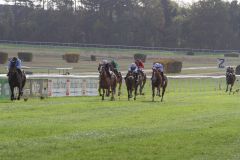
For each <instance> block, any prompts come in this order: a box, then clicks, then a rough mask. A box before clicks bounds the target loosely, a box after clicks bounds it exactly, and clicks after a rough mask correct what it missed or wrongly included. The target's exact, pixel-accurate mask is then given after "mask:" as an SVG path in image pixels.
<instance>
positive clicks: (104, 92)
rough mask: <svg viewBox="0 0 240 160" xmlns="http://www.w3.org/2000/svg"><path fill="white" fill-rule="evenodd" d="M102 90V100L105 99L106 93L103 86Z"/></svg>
mask: <svg viewBox="0 0 240 160" xmlns="http://www.w3.org/2000/svg"><path fill="white" fill-rule="evenodd" d="M102 91H103V94H102V101H103V100H104V95H105V89H104V88H103V89H102Z"/></svg>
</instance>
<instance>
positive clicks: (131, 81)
mask: <svg viewBox="0 0 240 160" xmlns="http://www.w3.org/2000/svg"><path fill="white" fill-rule="evenodd" d="M125 84H126V86H127V93H128V100H130V98H132V92H133V91H136V89H135V87H136V86H135V84H136V79H135V78H134V75H133V73H132V72H130V73H129V74H128V76H127V77H126V78H125ZM134 93H135V94H134V100H136V92H134Z"/></svg>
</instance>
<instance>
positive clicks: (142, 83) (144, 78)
mask: <svg viewBox="0 0 240 160" xmlns="http://www.w3.org/2000/svg"><path fill="white" fill-rule="evenodd" d="M138 78H139V79H138V80H139V81H138V83H139V94H140V95H144V93H143V88H144V86H145V83H146V81H147V76H146V74H145V73H143V72H142V73H139V77H138Z"/></svg>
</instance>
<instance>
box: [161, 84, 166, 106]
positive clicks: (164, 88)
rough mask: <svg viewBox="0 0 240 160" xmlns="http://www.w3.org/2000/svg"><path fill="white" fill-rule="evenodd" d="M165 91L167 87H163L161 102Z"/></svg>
mask: <svg viewBox="0 0 240 160" xmlns="http://www.w3.org/2000/svg"><path fill="white" fill-rule="evenodd" d="M165 90H166V85H164V86H163V90H162V98H161V102H162V101H163V96H164V93H165Z"/></svg>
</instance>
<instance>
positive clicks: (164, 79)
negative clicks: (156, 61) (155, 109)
mask: <svg viewBox="0 0 240 160" xmlns="http://www.w3.org/2000/svg"><path fill="white" fill-rule="evenodd" d="M161 76H162V86H163V85H164V81H165V79H164V74H163V72H161Z"/></svg>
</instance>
